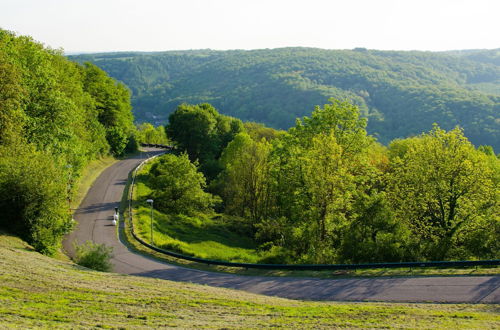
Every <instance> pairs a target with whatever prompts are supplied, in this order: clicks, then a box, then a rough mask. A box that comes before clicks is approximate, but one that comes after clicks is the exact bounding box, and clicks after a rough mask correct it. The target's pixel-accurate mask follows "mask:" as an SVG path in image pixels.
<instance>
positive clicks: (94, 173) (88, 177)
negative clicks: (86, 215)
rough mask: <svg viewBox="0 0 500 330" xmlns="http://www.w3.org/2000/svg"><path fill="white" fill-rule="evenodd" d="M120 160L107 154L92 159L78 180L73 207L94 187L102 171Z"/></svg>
mask: <svg viewBox="0 0 500 330" xmlns="http://www.w3.org/2000/svg"><path fill="white" fill-rule="evenodd" d="M118 161H119V159H116V158H114V157H112V156H106V157H103V158H101V159H96V160H93V161H91V162H90V163H89V164H88V165H87V166H86V167H85V169H84V170H83V172H82V175H81V177H80V178H79V180H78V182H77V184H78V189H77V191H76V194H75V197H74V199H73V201H72V202H71V208H73V209H76V208H77V207H78V206H79V205H80V203H81V202H82V201H83V199H84V198H85V196H86V195H87V192H88V191H89V189H90V187H92V184H93V183H94V181H95V180H96V179H97V177H98V176H99V175H101V173H102V172H104V170H105V169H107V168H108V167H110V166H111V165H113V164H114V163H116V162H118Z"/></svg>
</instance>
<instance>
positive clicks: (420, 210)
mask: <svg viewBox="0 0 500 330" xmlns="http://www.w3.org/2000/svg"><path fill="white" fill-rule="evenodd" d="M401 144H402V143H401V142H399V143H398V144H395V146H394V147H397V146H400V145H401ZM391 148H393V146H392V145H391V147H390V149H391ZM391 167H392V170H391V173H390V177H389V181H388V197H389V200H390V202H391V205H392V208H393V209H394V212H395V215H396V217H397V218H398V219H400V221H403V222H404V223H406V224H407V225H408V226H409V227H410V228H411V230H412V232H413V234H414V236H413V237H414V238H415V249H416V250H417V251H416V252H418V253H420V254H421V255H420V256H417V257H423V258H426V259H431V260H443V259H449V258H453V257H457V254H458V255H460V253H459V252H458V251H459V250H460V246H461V245H463V242H464V239H466V237H467V236H468V235H470V234H471V233H473V232H475V231H484V230H491V229H492V228H488V229H487V228H484V227H483V226H484V221H490V220H492V218H491V217H493V218H496V220H495V221H494V223H496V226H498V214H500V212H499V208H498V207H499V205H498V196H499V195H498V186H497V185H496V184H495V181H494V175H493V171H492V169H491V167H490V166H489V165H488V162H487V156H486V155H485V154H483V153H481V152H478V151H476V150H475V149H474V147H473V146H472V144H471V143H470V142H469V141H468V140H467V138H465V137H464V135H463V132H462V130H461V129H459V128H455V129H453V130H451V131H448V132H446V131H444V130H442V129H440V128H439V127H437V126H435V127H434V129H433V130H432V131H431V132H430V133H428V134H423V135H421V136H420V137H418V138H414V139H411V140H409V141H408V143H407V145H406V147H405V150H404V152H403V153H402V154H400V155H398V156H396V157H394V158H393V159H392V161H391ZM481 224H482V225H481ZM493 228H494V227H493ZM456 253H457V254H456ZM462 257H470V255H469V256H463V255H462Z"/></svg>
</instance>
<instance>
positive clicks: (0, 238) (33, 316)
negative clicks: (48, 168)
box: [0, 233, 500, 329]
mask: <svg viewBox="0 0 500 330" xmlns="http://www.w3.org/2000/svg"><path fill="white" fill-rule="evenodd" d="M499 312H500V310H499V307H498V305H469V304H407V303H403V304H398V303H327V302H318V303H316V302H302V301H295V300H288V299H282V298H274V297H266V296H261V295H256V294H251V293H247V292H242V291H236V290H229V289H221V288H213V287H209V286H201V285H195V284H189V283H181V282H171V281H165V280H159V279H151V278H142V277H135V276H127V275H119V274H112V273H102V272H97V271H91V270H88V269H85V268H83V267H80V266H77V265H75V264H73V263H71V262H66V261H59V260H55V259H52V258H48V257H45V256H42V255H40V254H38V253H36V252H34V251H33V249H31V248H30V247H29V246H28V245H26V244H25V243H24V242H22V241H21V240H19V239H18V238H15V237H12V236H9V235H5V234H2V233H0V328H20V329H27V328H44V329H45V328H47V329H48V328H65V329H68V328H71V329H75V328H85V329H88V328H127V329H129V328H165V327H181V328H189V329H194V328H205V327H209V328H230V329H233V328H247V329H248V328H263V327H283V328H315V329H317V328H339V327H345V328H448V329H478V328H484V329H488V328H490V329H497V328H499V327H500V313H499Z"/></svg>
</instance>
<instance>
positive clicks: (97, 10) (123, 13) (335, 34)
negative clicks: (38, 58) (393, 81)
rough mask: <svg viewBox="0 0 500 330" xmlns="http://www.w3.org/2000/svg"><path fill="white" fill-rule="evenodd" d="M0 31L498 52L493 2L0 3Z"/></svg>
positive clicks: (173, 45)
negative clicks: (489, 49)
mask: <svg viewBox="0 0 500 330" xmlns="http://www.w3.org/2000/svg"><path fill="white" fill-rule="evenodd" d="M0 27H1V28H3V29H7V30H11V31H15V32H17V33H19V34H23V35H31V36H33V37H34V39H36V40H38V41H40V42H43V43H44V44H46V45H48V46H50V47H53V48H64V50H65V51H67V52H75V51H125V50H142V51H154V50H180V49H201V48H211V49H256V48H277V47H287V46H307V47H320V48H327V49H351V48H354V47H366V48H370V49H397V50H411V49H417V50H451V49H472V48H500V0H0Z"/></svg>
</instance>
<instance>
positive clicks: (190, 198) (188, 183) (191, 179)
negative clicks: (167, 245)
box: [149, 153, 218, 214]
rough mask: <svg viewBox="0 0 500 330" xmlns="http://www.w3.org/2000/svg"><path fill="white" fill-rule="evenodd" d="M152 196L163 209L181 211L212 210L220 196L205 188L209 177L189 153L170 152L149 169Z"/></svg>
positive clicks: (172, 211) (183, 212) (190, 212)
mask: <svg viewBox="0 0 500 330" xmlns="http://www.w3.org/2000/svg"><path fill="white" fill-rule="evenodd" d="M149 174H150V179H149V182H150V185H151V187H152V189H153V193H152V195H151V197H152V198H153V199H154V201H155V206H157V207H158V208H159V209H160V210H163V211H165V212H169V213H177V214H180V213H182V214H193V212H199V211H209V210H210V209H211V208H212V207H213V205H214V204H215V203H216V202H217V201H218V199H217V198H216V197H214V196H212V195H211V194H209V193H206V192H205V191H204V190H203V189H204V188H205V187H206V181H205V177H204V176H203V174H202V173H200V172H198V170H197V168H196V165H195V164H193V163H192V162H191V161H190V160H189V157H188V155H187V154H185V153H184V154H181V155H180V156H175V155H173V154H166V155H163V156H161V157H159V158H158V160H156V161H155V162H154V163H153V165H152V166H151V169H150V171H149Z"/></svg>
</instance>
